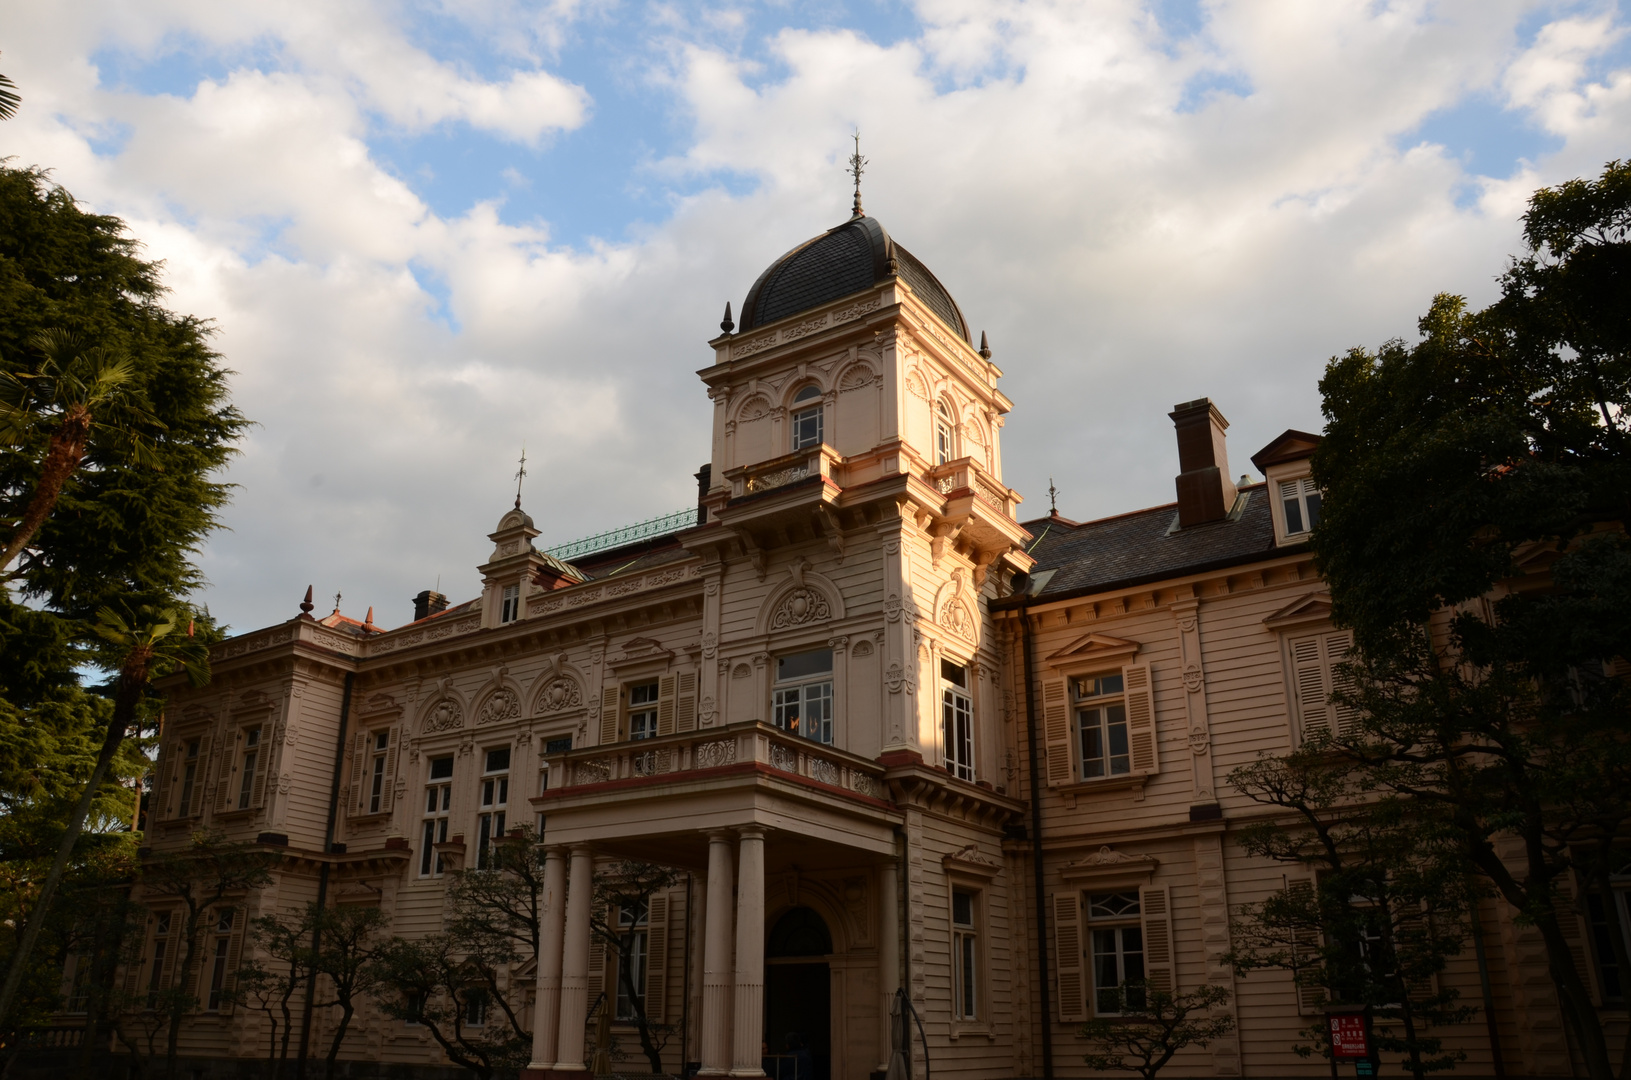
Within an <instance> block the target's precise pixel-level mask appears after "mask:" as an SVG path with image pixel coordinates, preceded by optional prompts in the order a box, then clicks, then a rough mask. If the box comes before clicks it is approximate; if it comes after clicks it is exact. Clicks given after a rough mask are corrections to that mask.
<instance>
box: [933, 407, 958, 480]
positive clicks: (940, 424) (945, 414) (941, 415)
mask: <svg viewBox="0 0 1631 1080" xmlns="http://www.w3.org/2000/svg"><path fill="white" fill-rule="evenodd" d="M952 431H953V428H952V423H951V410H950V409H948V408H947V407H946V403H945V402H944V401H942V402H941V403H940V404H939V405H937V406H935V416H934V463H935V464H936V465H944V464H945V463H946V462H948V461H950V460H951V459H952V458H954V457H956V456H957V451H956V449H955V447H953V445H952Z"/></svg>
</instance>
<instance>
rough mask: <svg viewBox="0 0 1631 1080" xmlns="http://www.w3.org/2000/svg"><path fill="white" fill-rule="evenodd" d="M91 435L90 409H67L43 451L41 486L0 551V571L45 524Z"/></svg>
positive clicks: (76, 466) (80, 406) (81, 407)
mask: <svg viewBox="0 0 1631 1080" xmlns="http://www.w3.org/2000/svg"><path fill="white" fill-rule="evenodd" d="M90 436H91V414H90V412H89V411H88V410H87V409H86V408H85V407H84V406H83V405H79V406H75V407H74V408H72V409H70V410H68V412H67V413H66V414H65V415H64V416H63V418H62V423H61V425H60V426H58V428H57V430H56V432H55V433H54V434H53V435H52V436H51V442H50V445H49V446H48V447H47V449H46V451H45V462H44V463H43V464H42V465H41V466H40V486H39V487H37V488H35V489H34V497H33V498H31V499H29V500H28V509H27V510H25V511H24V512H23V519H22V520H21V521H19V522H18V523H17V531H16V532H14V533H12V534H11V539H10V540H8V541H7V542H6V549H5V551H4V552H0V572H3V571H4V570H5V569H6V567H8V566H10V565H11V562H12V560H13V559H15V558H16V557H17V556H18V554H19V553H21V552H22V550H23V548H25V547H27V546H28V542H29V541H30V540H32V539H33V538H34V534H35V533H37V532H39V531H40V526H41V525H44V524H45V519H46V518H47V517H49V516H50V515H51V510H52V508H53V507H55V506H56V505H57V499H58V498H59V497H60V496H61V495H62V486H63V485H64V484H66V483H67V482H68V478H69V477H70V476H72V475H73V474H74V470H75V469H77V468H79V463H80V461H82V460H83V459H84V457H85V444H86V443H87V442H89V440H90Z"/></svg>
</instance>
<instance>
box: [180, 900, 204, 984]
mask: <svg viewBox="0 0 1631 1080" xmlns="http://www.w3.org/2000/svg"><path fill="white" fill-rule="evenodd" d="M200 918H201V919H207V918H209V911H208V910H207V909H206V910H205V911H204V913H203V914H202V916H200ZM199 937H203V938H204V944H205V945H206V947H204V948H200V949H198V950H197V955H196V956H194V957H193V962H192V964H191V965H189V966H188V968H187V970H186V971H185V972H184V973H183V983H182V988H183V990H184V991H185V992H186V994H187V996H188V997H190V998H195V999H196V998H197V997H198V973H199V971H200V969H202V968H203V967H204V965H205V964H207V963H209V957H208V956H206V955H205V954H206V953H208V952H209V949H208V947H207V944H208V941H209V938H208V937H207V936H205V935H203V934H201V933H199V932H198V930H197V929H196V928H195V929H194V931H193V938H194V940H195V941H196V940H197V939H198V938H199ZM186 945H187V942H185V941H177V942H176V952H181V951H182V950H183V949H184V948H186Z"/></svg>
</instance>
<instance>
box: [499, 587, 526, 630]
mask: <svg viewBox="0 0 1631 1080" xmlns="http://www.w3.org/2000/svg"><path fill="white" fill-rule="evenodd" d="M520 617H521V586H519V585H506V586H504V595H503V603H501V604H500V605H499V609H498V621H499V622H501V623H511V622H514V621H515V620H516V619H519V618H520Z"/></svg>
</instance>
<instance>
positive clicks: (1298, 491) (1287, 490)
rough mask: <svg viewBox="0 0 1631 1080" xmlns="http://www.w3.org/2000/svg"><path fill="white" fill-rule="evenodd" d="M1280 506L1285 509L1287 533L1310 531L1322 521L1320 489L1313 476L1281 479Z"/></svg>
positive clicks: (1298, 533) (1294, 534) (1289, 534)
mask: <svg viewBox="0 0 1631 1080" xmlns="http://www.w3.org/2000/svg"><path fill="white" fill-rule="evenodd" d="M1279 486H1280V507H1281V509H1283V510H1284V511H1285V521H1286V535H1287V536H1298V535H1300V534H1303V533H1307V532H1310V531H1311V530H1312V529H1313V528H1314V526H1316V525H1318V524H1319V523H1320V489H1319V488H1318V487H1316V486H1315V484H1314V478H1313V477H1312V476H1304V477H1300V478H1298V479H1296V480H1281V481H1280V485H1279Z"/></svg>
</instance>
